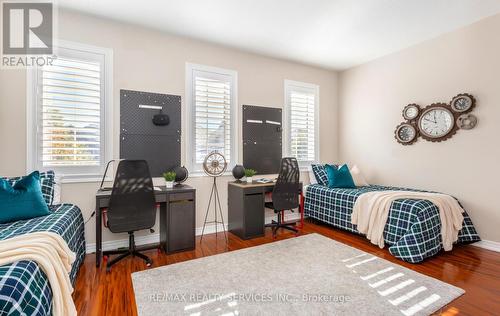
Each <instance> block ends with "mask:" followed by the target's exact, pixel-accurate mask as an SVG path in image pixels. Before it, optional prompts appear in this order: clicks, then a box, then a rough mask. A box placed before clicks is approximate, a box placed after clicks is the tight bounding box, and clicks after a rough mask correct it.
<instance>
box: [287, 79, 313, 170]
mask: <svg viewBox="0 0 500 316" xmlns="http://www.w3.org/2000/svg"><path fill="white" fill-rule="evenodd" d="M318 89H319V88H318V87H317V86H315V85H311V84H306V83H299V82H288V81H286V82H285V91H286V100H287V104H286V112H287V120H288V122H287V129H288V131H287V138H288V139H287V142H288V154H289V155H291V156H293V157H296V158H297V160H298V161H299V163H300V164H301V165H307V164H310V163H314V162H317V161H318V158H319V157H318V150H319V148H318V137H319V135H318V121H317V120H318V113H317V111H318V98H319V96H318Z"/></svg>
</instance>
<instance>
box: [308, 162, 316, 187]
mask: <svg viewBox="0 0 500 316" xmlns="http://www.w3.org/2000/svg"><path fill="white" fill-rule="evenodd" d="M308 170H309V184H316V183H318V180H316V176H315V175H314V172H313V169H312V166H309V169H308Z"/></svg>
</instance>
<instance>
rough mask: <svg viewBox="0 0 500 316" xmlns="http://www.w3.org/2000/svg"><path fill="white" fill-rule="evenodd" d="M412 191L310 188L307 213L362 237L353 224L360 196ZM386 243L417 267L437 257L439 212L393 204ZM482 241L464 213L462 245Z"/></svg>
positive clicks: (416, 204)
mask: <svg viewBox="0 0 500 316" xmlns="http://www.w3.org/2000/svg"><path fill="white" fill-rule="evenodd" d="M385 190H410V191H418V190H413V189H403V188H395V187H387V186H379V185H371V186H365V187H358V188H356V189H331V188H328V187H326V186H323V185H319V184H314V185H310V186H308V188H307V192H306V200H305V204H304V212H305V215H306V216H309V217H310V218H314V219H317V220H319V221H322V222H325V223H328V224H331V225H333V226H335V227H339V228H342V229H345V230H348V231H350V232H353V233H357V234H359V232H358V231H357V229H356V225H353V224H351V213H352V210H353V207H354V203H355V201H356V199H357V198H358V196H360V195H361V194H363V193H365V192H370V191H385ZM384 240H385V243H386V244H387V245H389V252H390V253H391V254H392V255H393V256H395V257H396V258H399V259H402V260H404V261H407V262H411V263H417V262H421V261H423V260H424V259H425V258H428V257H431V256H433V255H435V254H437V253H438V252H439V251H440V250H441V249H442V241H441V221H440V218H439V209H438V208H437V207H436V206H435V205H434V204H433V203H431V202H429V201H427V200H417V199H401V200H396V201H394V202H393V203H392V206H391V209H390V211H389V217H388V220H387V224H386V225H385V229H384ZM479 240H481V239H480V237H479V235H478V234H477V232H476V229H475V228H474V226H473V225H472V220H471V219H470V217H469V215H468V214H467V213H464V223H463V228H462V230H461V231H460V232H459V234H458V243H470V242H476V241H479Z"/></svg>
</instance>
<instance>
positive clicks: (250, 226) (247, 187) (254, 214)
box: [227, 182, 304, 239]
mask: <svg viewBox="0 0 500 316" xmlns="http://www.w3.org/2000/svg"><path fill="white" fill-rule="evenodd" d="M274 185H275V183H274V182H271V183H256V182H252V183H247V182H229V183H228V188H227V191H228V230H229V231H230V232H231V233H233V234H235V235H237V236H238V237H240V238H241V239H250V238H255V237H260V236H264V225H265V223H264V221H265V206H264V203H265V196H266V193H270V192H272V191H273V188H274ZM297 194H299V195H300V203H299V204H300V206H299V212H300V224H299V225H298V226H297V228H299V229H302V227H303V224H304V195H303V194H302V182H301V183H300V189H299V192H297ZM282 215H284V214H282Z"/></svg>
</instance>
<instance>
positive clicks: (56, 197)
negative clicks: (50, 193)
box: [52, 173, 62, 205]
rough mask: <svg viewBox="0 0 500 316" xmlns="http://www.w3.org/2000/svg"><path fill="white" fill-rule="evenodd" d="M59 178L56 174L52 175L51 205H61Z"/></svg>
mask: <svg viewBox="0 0 500 316" xmlns="http://www.w3.org/2000/svg"><path fill="white" fill-rule="evenodd" d="M61 178H62V177H61V176H60V175H59V174H58V173H55V175H54V182H55V183H54V198H53V199H52V205H56V204H60V203H61Z"/></svg>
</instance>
